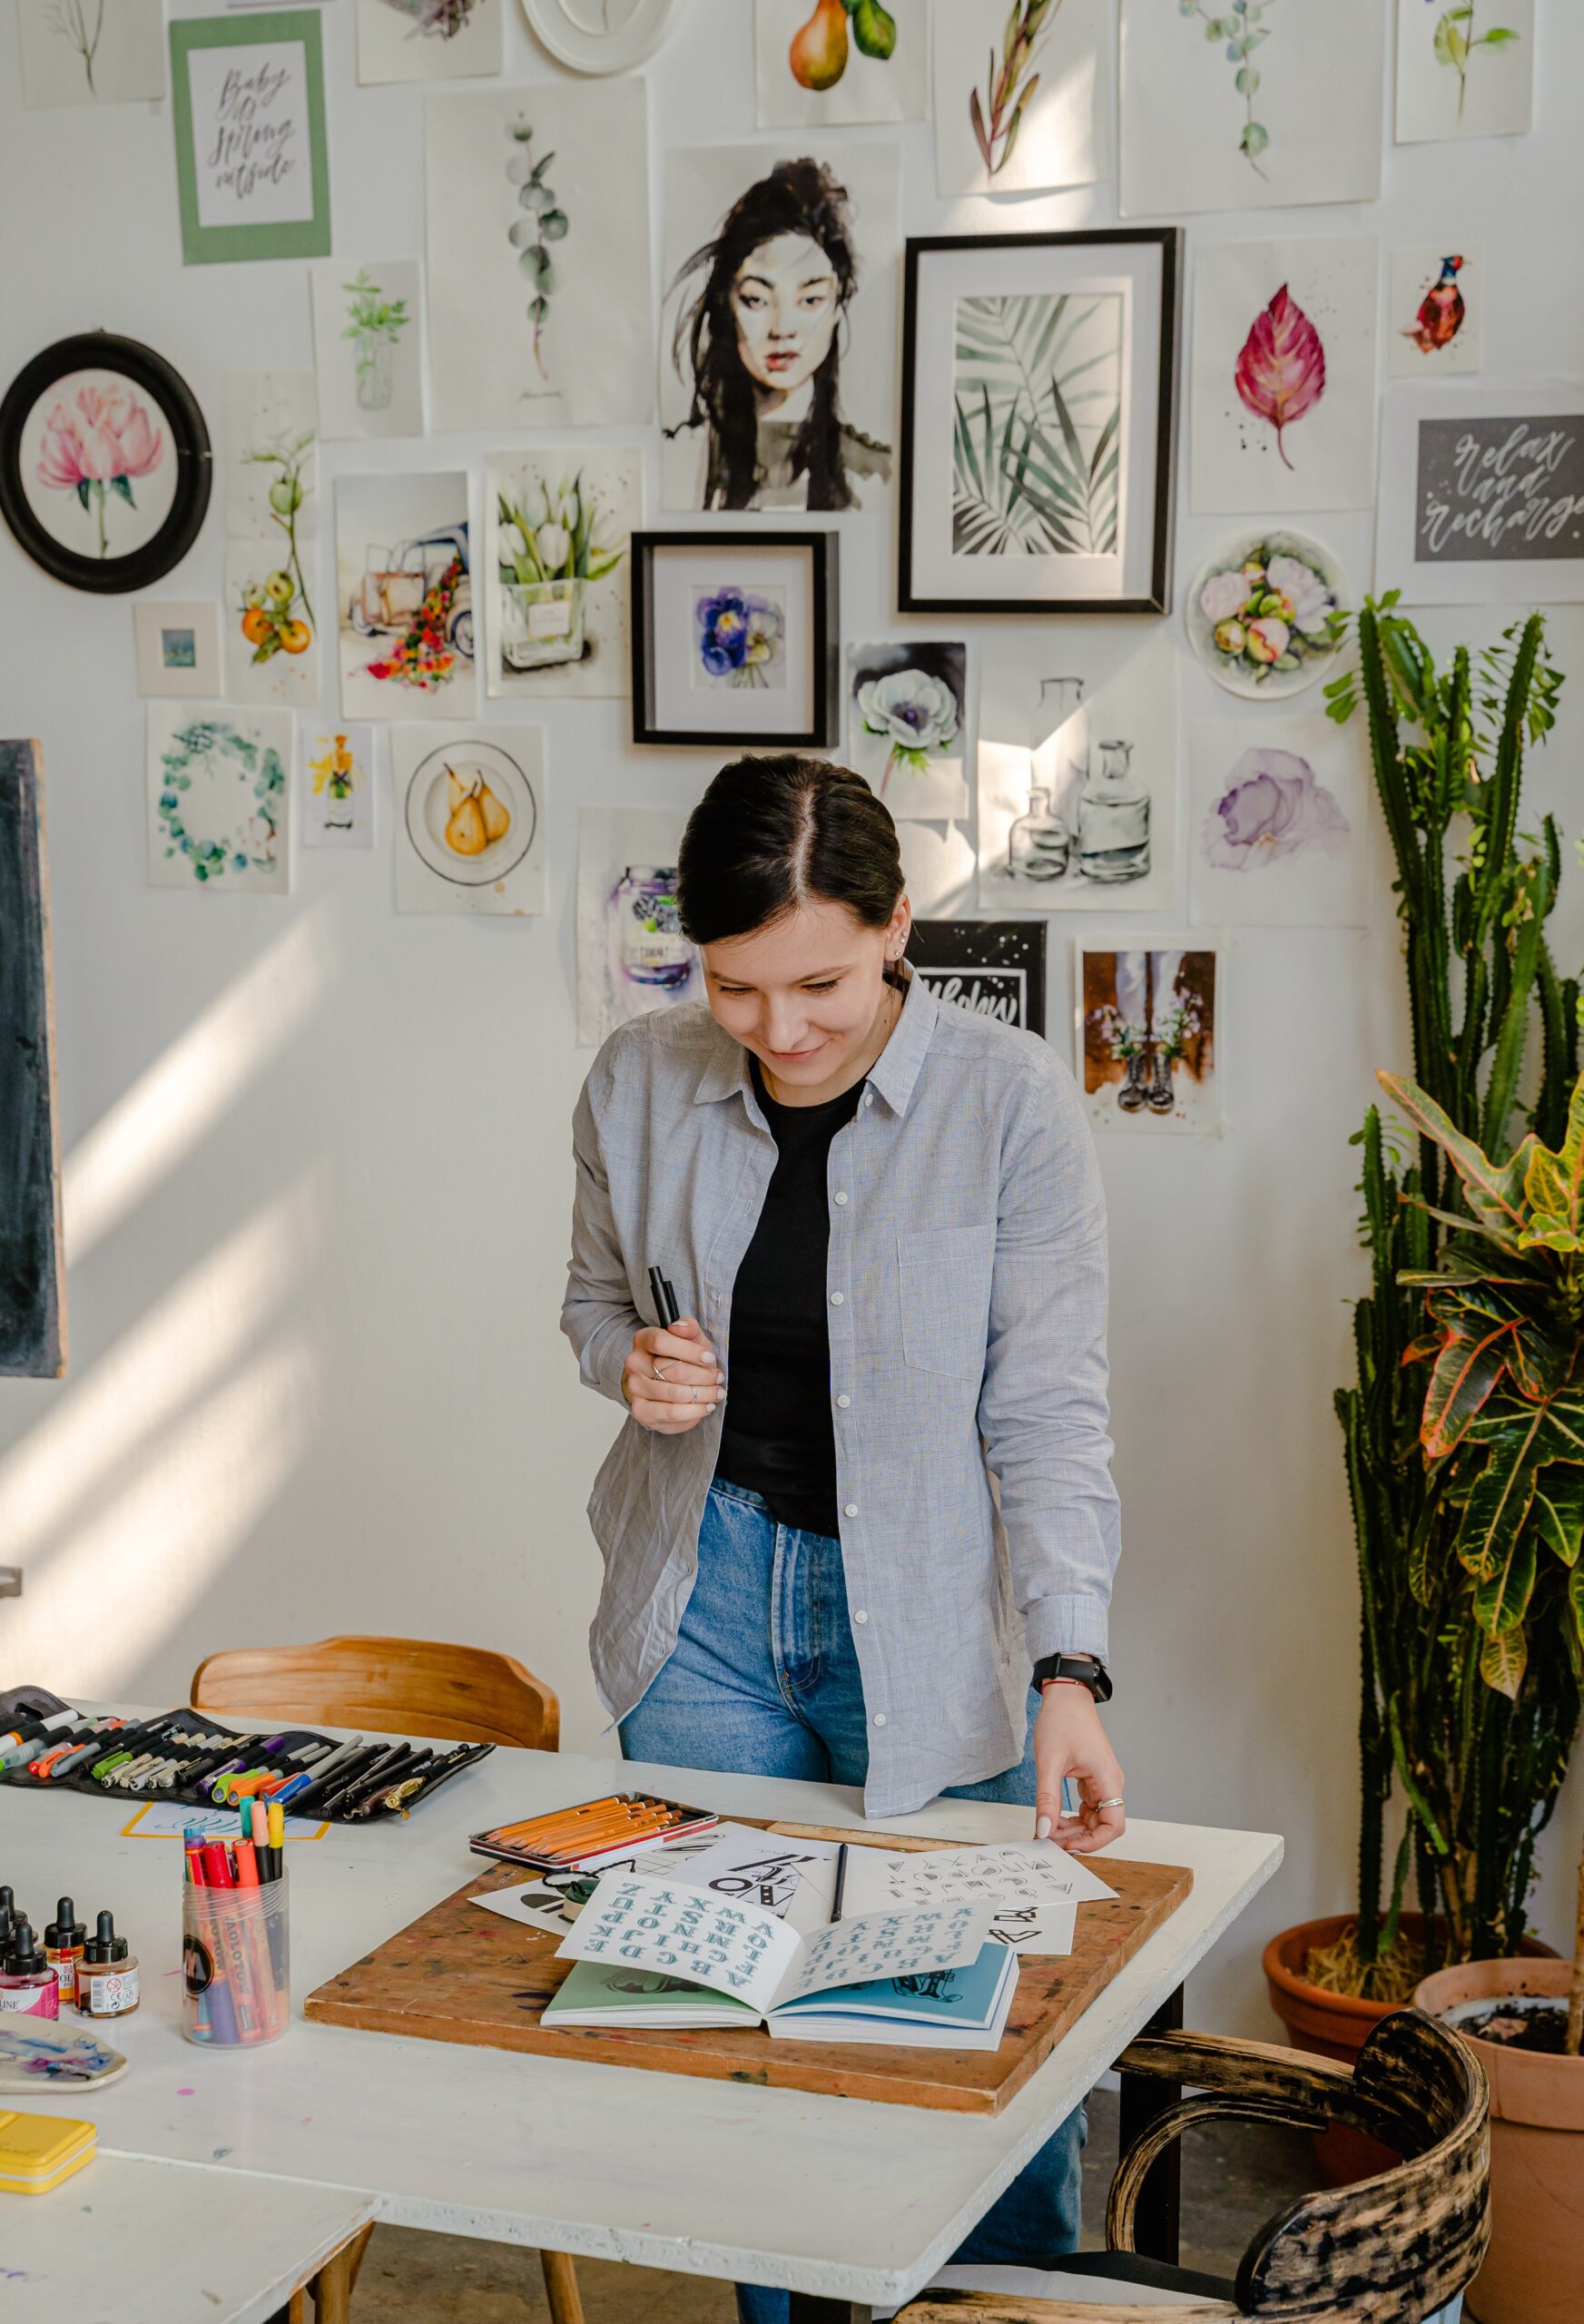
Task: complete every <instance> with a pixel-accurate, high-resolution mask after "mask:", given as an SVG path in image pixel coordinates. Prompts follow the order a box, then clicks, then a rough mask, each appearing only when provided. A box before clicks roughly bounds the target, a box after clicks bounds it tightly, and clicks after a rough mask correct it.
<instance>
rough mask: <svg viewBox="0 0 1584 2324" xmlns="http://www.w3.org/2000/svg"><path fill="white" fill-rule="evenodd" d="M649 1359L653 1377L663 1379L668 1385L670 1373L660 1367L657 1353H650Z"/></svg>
mask: <svg viewBox="0 0 1584 2324" xmlns="http://www.w3.org/2000/svg"><path fill="white" fill-rule="evenodd" d="M649 1361H650V1363H651V1364H653V1365H654V1377H655V1378H656V1380H664V1382H665V1383H666V1384H667V1385H669V1384H670V1381H671V1374H670V1373H669V1372H662V1370H661V1369H660V1358H659V1357H658V1356H657V1355H652V1356H651V1357H650V1359H649Z"/></svg>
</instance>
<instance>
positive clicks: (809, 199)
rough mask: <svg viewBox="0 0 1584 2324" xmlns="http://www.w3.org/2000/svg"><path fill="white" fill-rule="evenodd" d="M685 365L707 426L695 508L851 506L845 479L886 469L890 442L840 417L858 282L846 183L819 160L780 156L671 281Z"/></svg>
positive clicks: (697, 421)
mask: <svg viewBox="0 0 1584 2324" xmlns="http://www.w3.org/2000/svg"><path fill="white" fill-rule="evenodd" d="M699 273H702V274H703V277H704V282H703V290H702V291H700V293H699V295H698V297H697V299H696V300H694V303H693V305H692V306H691V307H684V310H683V312H682V314H681V315H680V316H679V317H678V320H677V325H676V335H675V340H674V356H675V360H676V368H677V370H678V372H679V373H680V374H681V376H682V378H683V379H688V378H689V377H690V376H691V379H692V385H693V408H692V409H691V411H690V412H689V414H688V417H687V419H685V420H684V423H683V428H687V429H690V430H691V429H697V428H703V429H704V430H705V452H704V457H703V484H702V487H701V488H700V491H699V493H698V496H697V504H698V506H699V507H701V508H851V507H855V506H856V505H857V497H856V495H855V494H854V492H853V489H852V479H853V478H868V477H878V478H881V480H882V481H884V480H886V479H887V478H890V448H889V446H887V445H884V444H877V443H875V442H874V441H873V440H872V438H870V437H867V436H864V435H861V434H860V432H859V431H858V429H857V428H850V427H848V425H847V424H846V422H845V421H844V420H843V419H842V417H841V347H840V335H841V322H842V319H843V317H844V316H845V315H846V312H847V309H848V305H849V303H850V301H851V298H852V295H853V293H854V291H856V290H857V288H858V269H857V265H856V262H855V261H854V257H853V251H852V238H851V227H850V224H849V222H848V214H847V194H846V191H845V189H844V188H843V187H841V186H840V185H838V184H837V182H836V181H835V179H834V178H833V177H832V176H831V172H830V171H829V170H827V169H826V168H824V167H823V165H822V163H821V162H809V161H804V162H777V163H776V165H775V167H774V169H773V170H772V172H771V173H770V175H769V176H768V177H767V178H762V179H761V180H760V182H759V183H758V184H757V185H752V186H750V187H749V189H748V191H747V192H746V193H744V194H743V196H742V198H741V199H740V200H739V201H738V202H735V203H734V204H733V207H732V209H731V210H730V211H729V212H727V215H726V219H725V222H724V224H723V226H722V228H721V231H720V233H719V234H718V235H717V236H716V238H715V240H714V241H713V242H710V243H708V244H706V245H705V247H704V248H703V250H701V251H695V252H694V255H693V257H692V258H691V259H689V261H688V262H687V264H686V265H685V266H684V268H683V270H682V272H681V273H680V274H679V275H678V277H677V280H676V281H675V282H674V283H673V285H672V290H673V291H676V290H678V289H680V288H681V286H682V285H683V284H684V283H685V282H686V281H687V280H688V278H689V277H690V276H691V275H694V274H699ZM683 428H673V429H671V430H670V431H669V434H670V436H671V437H672V438H676V437H678V436H680V435H681V434H682V433H683Z"/></svg>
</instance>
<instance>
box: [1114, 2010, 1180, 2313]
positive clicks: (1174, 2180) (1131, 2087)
mask: <svg viewBox="0 0 1584 2324" xmlns="http://www.w3.org/2000/svg"><path fill="white" fill-rule="evenodd" d="M1182 2023H1183V1989H1182V1987H1181V1985H1179V1986H1178V1987H1177V1989H1176V1993H1175V1994H1168V1995H1167V1997H1166V2000H1165V2001H1164V2002H1162V2004H1161V2005H1160V2007H1159V2008H1158V2009H1157V2010H1156V2013H1155V2015H1154V2016H1153V2017H1152V2018H1151V2019H1150V2021H1149V2023H1148V2024H1147V2025H1146V2027H1145V2029H1144V2031H1145V2032H1146V2033H1176V2032H1177V2031H1178V2029H1179V2028H1180V2027H1181V2025H1182ZM1121 2083H1122V2105H1121V2129H1120V2142H1119V2147H1118V2152H1120V2153H1123V2154H1126V2153H1127V2149H1128V2147H1129V2146H1130V2145H1131V2144H1132V2142H1133V2141H1134V2140H1135V2139H1136V2137H1137V2136H1138V2133H1139V2132H1140V2131H1143V2130H1146V2129H1147V2128H1148V2126H1149V2124H1150V2123H1151V2122H1154V2120H1155V2118H1156V2115H1157V2114H1164V2113H1165V2112H1166V2109H1167V2107H1168V2106H1175V2105H1176V2102H1177V2101H1178V2099H1179V2098H1181V2096H1182V2094H1183V2085H1182V2083H1180V2082H1157V2081H1156V2078H1155V2076H1154V2075H1153V2074H1145V2073H1128V2072H1127V2068H1126V2067H1123V2069H1122V2072H1121ZM1182 2156H1183V2150H1182V2144H1181V2142H1180V2141H1179V2142H1177V2143H1176V2145H1174V2146H1173V2147H1171V2148H1170V2149H1169V2150H1168V2151H1167V2152H1166V2153H1165V2154H1163V2155H1162V2157H1161V2159H1160V2161H1159V2162H1157V2163H1156V2165H1155V2167H1154V2169H1153V2170H1152V2171H1150V2173H1149V2175H1148V2177H1147V2178H1146V2180H1145V2182H1144V2185H1143V2187H1142V2188H1141V2189H1140V2190H1139V2196H1138V2209H1137V2212H1136V2217H1135V2222H1134V2232H1133V2240H1134V2247H1135V2249H1136V2250H1137V2251H1139V2252H1140V2253H1141V2254H1142V2255H1143V2257H1144V2258H1145V2259H1146V2260H1166V2262H1167V2263H1168V2264H1169V2265H1171V2266H1173V2267H1175V2266H1176V2259H1177V2230H1178V2223H1179V2218H1180V2211H1181V2198H1182Z"/></svg>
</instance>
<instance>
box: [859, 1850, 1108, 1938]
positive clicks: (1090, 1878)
mask: <svg viewBox="0 0 1584 2324" xmlns="http://www.w3.org/2000/svg"><path fill="white" fill-rule="evenodd" d="M1116 1893H1117V1892H1116V1890H1115V1889H1114V1888H1107V1886H1106V1883H1105V1882H1104V1881H1103V1880H1102V1879H1100V1878H1099V1877H1098V1876H1097V1874H1096V1873H1094V1872H1091V1870H1090V1869H1089V1867H1088V1866H1087V1864H1086V1863H1085V1862H1084V1861H1083V1859H1082V1857H1081V1856H1069V1855H1068V1854H1067V1850H1066V1849H1065V1848H1059V1847H1058V1846H1057V1845H1056V1843H1055V1841H1054V1840H1032V1841H1028V1842H1027V1843H1018V1842H1010V1843H1008V1845H1007V1846H1002V1847H976V1848H932V1849H930V1850H928V1851H923V1852H920V1853H918V1854H909V1855H906V1856H884V1855H882V1854H881V1852H880V1850H879V1849H878V1848H855V1849H854V1850H853V1852H852V1855H851V1857H850V1858H849V1859H848V1866H847V1901H848V1903H849V1905H851V1909H852V1910H853V1911H854V1912H855V1913H868V1912H873V1911H874V1910H876V1908H877V1907H879V1906H881V1905H891V1906H893V1907H896V1908H898V1909H901V1910H907V1909H910V1908H912V1909H917V1907H919V1906H920V1905H929V1904H935V1905H946V1904H953V1905H955V1904H959V1903H964V1904H967V1903H972V1902H975V1901H976V1900H977V1901H979V1902H982V1903H986V1904H988V1905H989V1906H990V1908H991V1913H992V1917H991V1921H990V1936H991V1938H992V1940H994V1941H995V1942H996V1943H998V1944H1000V1945H1010V1946H1011V1948H1012V1950H1013V1951H1014V1952H1017V1953H1030V1954H1046V1955H1049V1954H1058V1953H1070V1952H1071V1951H1072V1949H1073V1936H1074V1933H1075V1931H1076V1928H1077V1910H1078V1906H1079V1905H1081V1904H1089V1903H1093V1902H1095V1901H1096V1900H1098V1899H1103V1898H1105V1897H1107V1896H1115V1895H1116Z"/></svg>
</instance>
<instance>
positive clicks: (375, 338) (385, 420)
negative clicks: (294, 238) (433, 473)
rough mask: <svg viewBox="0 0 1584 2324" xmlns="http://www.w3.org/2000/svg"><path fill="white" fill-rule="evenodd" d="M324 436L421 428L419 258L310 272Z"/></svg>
mask: <svg viewBox="0 0 1584 2324" xmlns="http://www.w3.org/2000/svg"><path fill="white" fill-rule="evenodd" d="M311 281H312V291H313V345H314V357H315V369H316V375H317V378H318V382H319V426H320V435H321V436H323V437H325V438H341V437H358V436H421V435H422V434H423V432H424V379H423V351H422V350H423V281H422V270H421V269H420V267H419V265H418V261H417V259H408V258H400V259H369V260H365V261H362V263H360V264H358V265H353V264H351V263H350V262H349V261H345V260H332V261H327V262H326V263H325V264H323V265H320V266H316V267H315V268H314V269H313V270H312V276H311Z"/></svg>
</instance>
